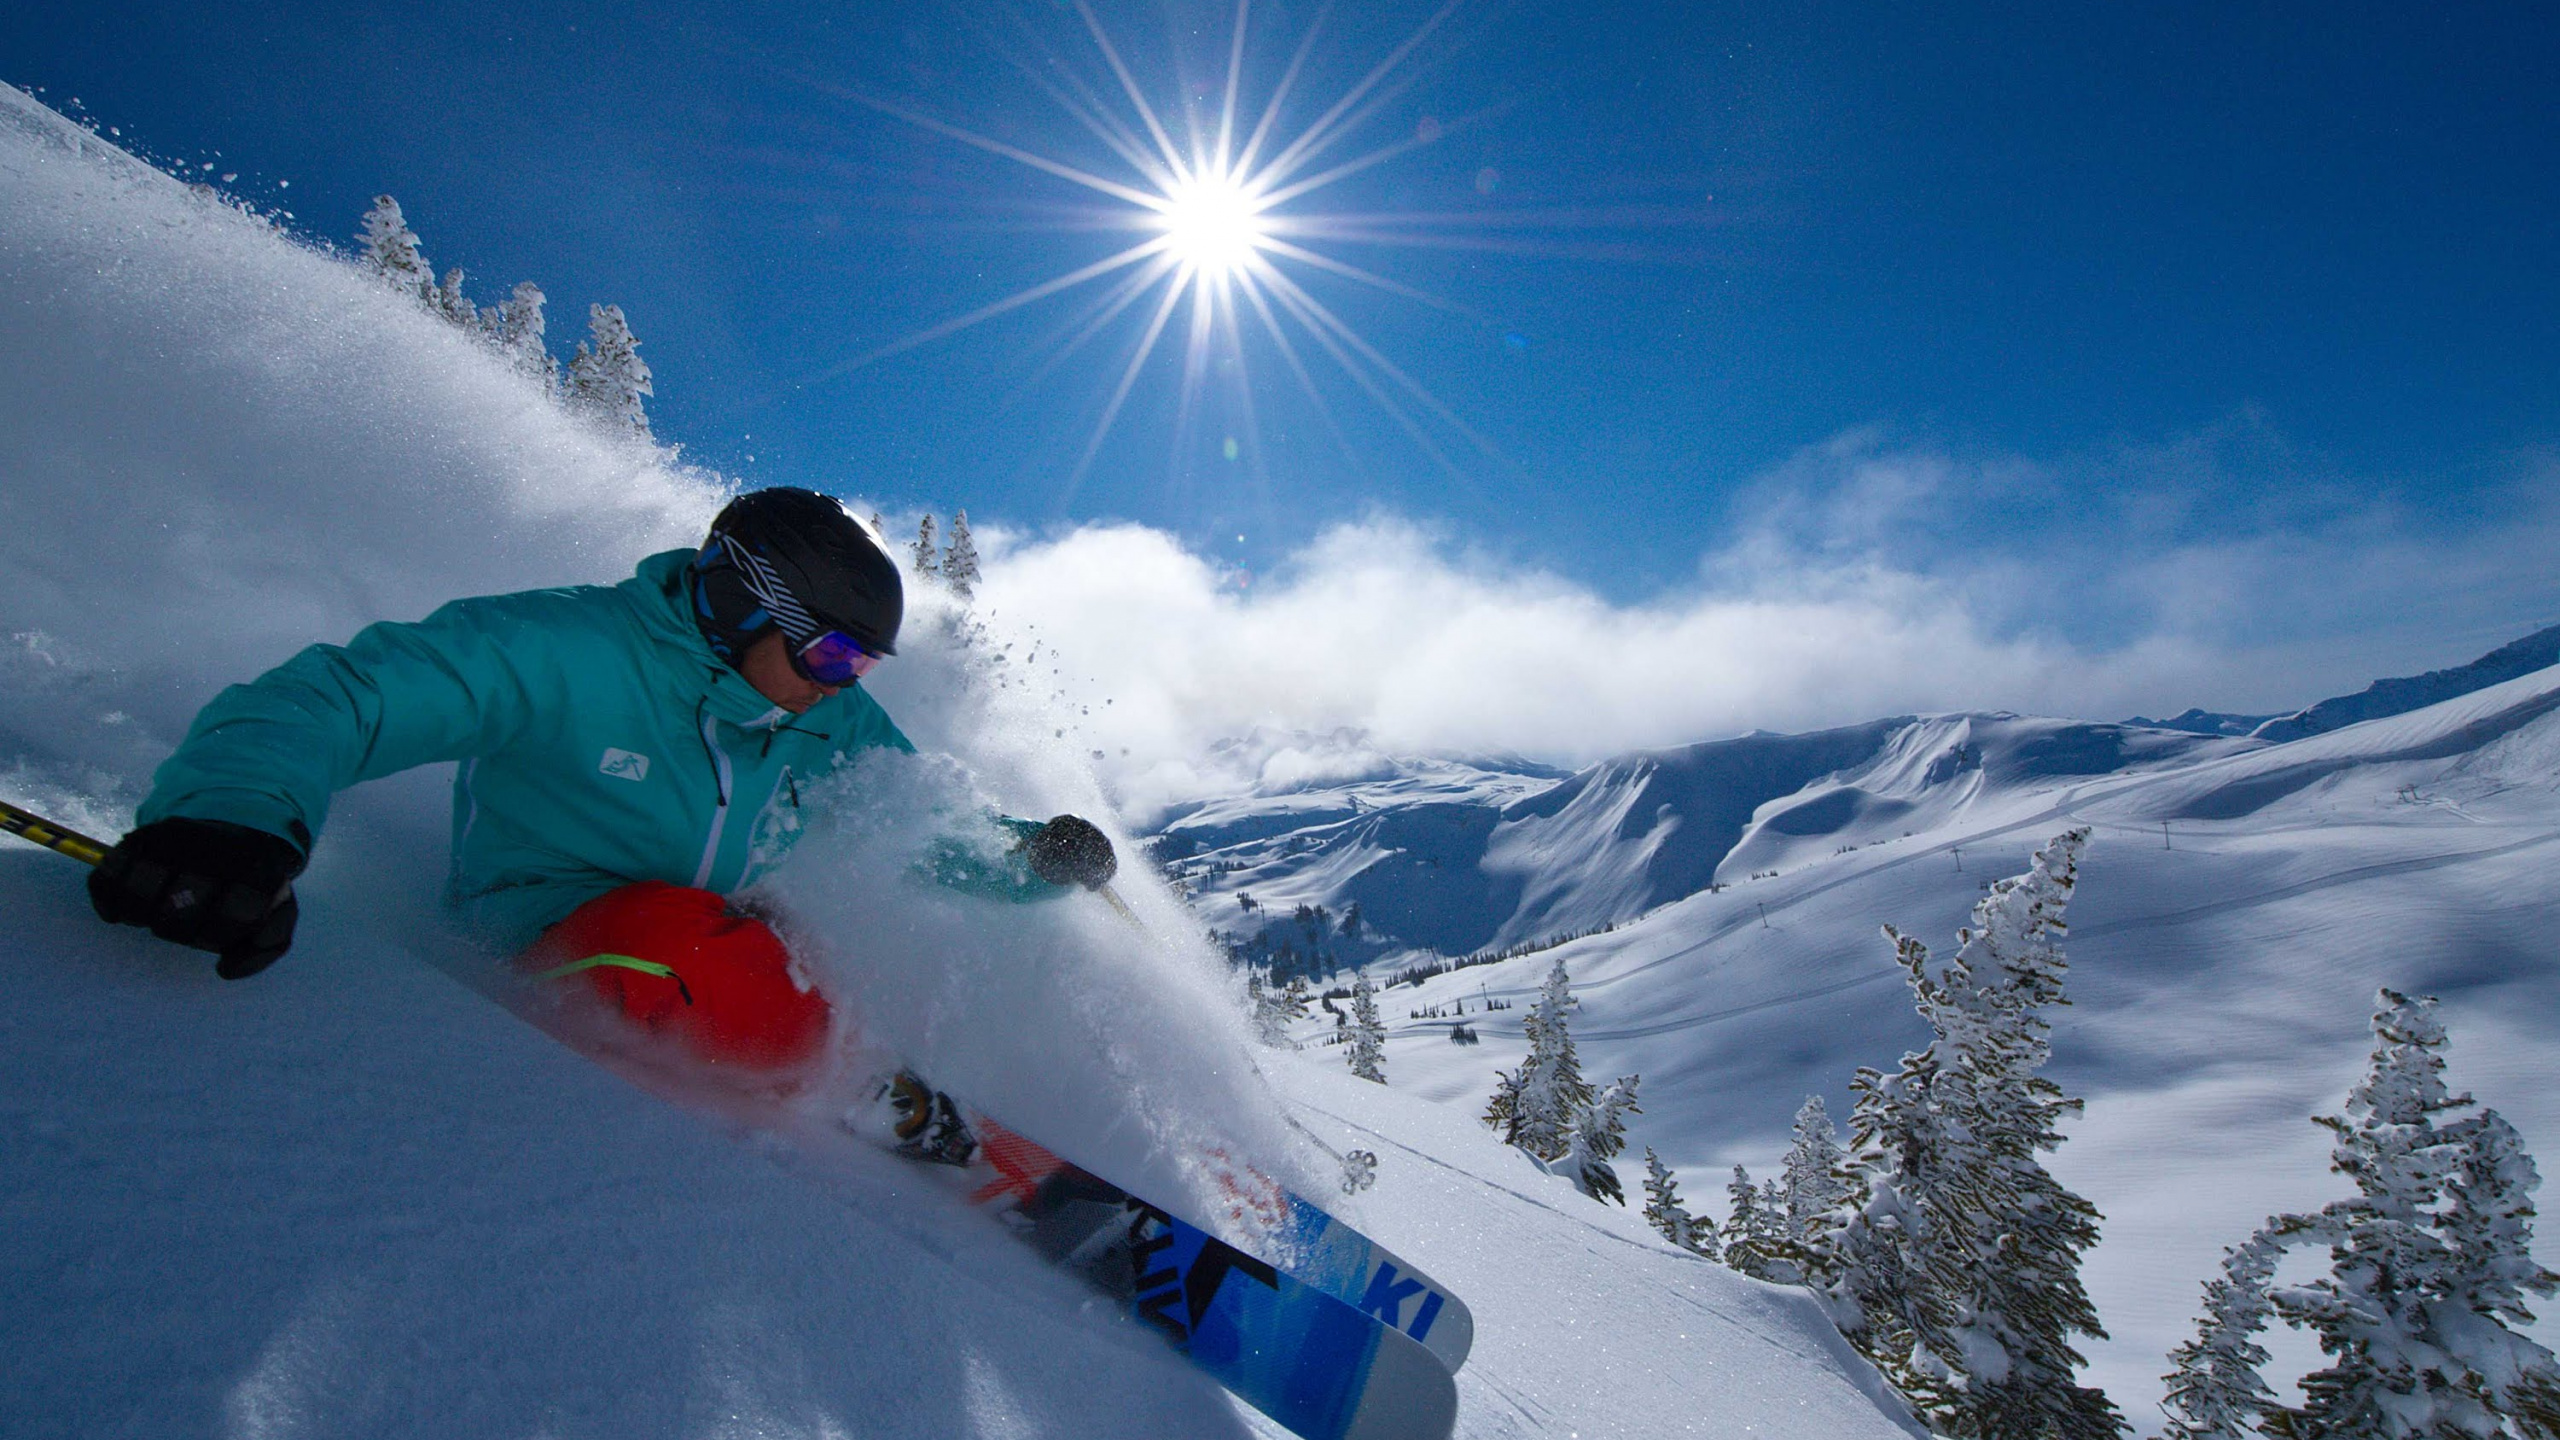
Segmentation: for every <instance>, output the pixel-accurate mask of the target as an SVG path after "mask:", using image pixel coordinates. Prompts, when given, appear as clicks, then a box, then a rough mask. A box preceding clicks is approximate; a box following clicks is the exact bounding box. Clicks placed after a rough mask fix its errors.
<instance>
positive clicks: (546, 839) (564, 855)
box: [138, 550, 1058, 949]
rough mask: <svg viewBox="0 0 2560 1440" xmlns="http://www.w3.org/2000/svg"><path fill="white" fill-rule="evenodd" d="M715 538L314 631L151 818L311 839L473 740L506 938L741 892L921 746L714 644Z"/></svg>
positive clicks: (1004, 871)
mask: <svg viewBox="0 0 2560 1440" xmlns="http://www.w3.org/2000/svg"><path fill="white" fill-rule="evenodd" d="M693 553H694V552H692V551H690V550H671V551H667V552H666V553H664V554H659V555H652V556H650V557H649V558H648V559H646V560H643V561H641V562H640V567H639V570H638V572H637V573H635V574H634V575H633V576H632V577H631V578H630V579H628V580H625V581H623V582H622V583H621V584H619V585H612V586H594V585H589V586H578V587H575V588H567V589H557V590H530V591H525V592H523V593H521V594H514V595H489V596H482V597H478V598H475V599H469V600H457V601H454V602H453V603H452V604H450V605H446V606H444V607H443V608H442V609H439V610H437V611H436V612H435V613H434V614H432V615H430V616H428V617H427V618H426V619H424V620H422V621H419V622H417V623H415V624H395V623H383V624H378V625H373V626H369V627H367V628H366V629H365V630H364V631H363V632H361V633H360V634H358V635H357V636H356V637H355V638H354V639H353V640H351V641H349V642H348V643H347V644H345V645H343V646H339V645H314V646H312V647H310V648H309V649H307V650H304V651H303V652H302V653H301V654H299V655H296V656H294V657H293V658H292V659H291V660H288V661H286V662H285V663H284V664H282V665H279V666H277V667H276V668H275V669H273V670H271V671H269V672H267V673H266V674H265V675H262V676H260V677H259V678H258V679H256V680H255V681H252V682H250V683H249V684H246V685H234V686H232V687H230V688H229V689H226V690H224V691H223V692H222V693H221V694H220V695H218V696H216V697H215V698H214V700H213V702H212V703H211V704H209V705H207V706H205V708H204V709H203V711H202V712H201V713H199V714H198V715H197V716H196V719H195V724H194V725H193V726H191V727H190V728H189V730H188V732H187V737H186V739H185V741H183V742H182V743H181V744H180V745H179V746H178V749H177V752H176V753H175V754H173V755H171V756H170V757H169V759H168V760H167V761H166V762H164V763H163V764H162V765H161V766H160V768H159V770H158V772H157V773H156V774H155V775H154V776H153V777H152V789H151V796H150V798H149V799H148V800H146V801H145V802H144V803H143V806H142V809H141V812H140V814H139V816H138V818H139V820H141V821H142V822H145V823H148V822H150V821H153V820H158V819H162V818H165V817H168V816H187V817H191V818H195V819H203V820H227V821H230V822H232V823H233V824H238V825H246V826H250V827H252V828H254V829H258V830H263V831H266V832H267V833H269V834H271V835H279V836H282V837H284V838H286V839H288V840H290V841H292V842H293V843H294V844H295V845H297V846H299V847H301V848H302V849H303V851H304V852H305V853H308V852H309V851H310V848H311V845H312V842H313V841H314V840H315V839H316V838H317V837H318V835H319V834H320V830H321V827H322V824H323V823H324V822H325V821H326V820H327V818H328V814H329V801H330V797H331V796H333V795H335V794H336V793H337V792H338V791H340V790H343V789H345V788H346V787H347V786H349V785H353V784H356V783H357V782H359V781H363V780H372V779H378V778H380V777H382V776H385V775H391V774H394V773H397V772H399V771H402V770H407V769H410V768H411V767H413V766H418V765H425V764H430V763H433V762H436V761H442V760H453V761H459V762H461V764H460V769H459V771H458V773H457V774H456V775H455V777H454V786H453V868H452V874H451V878H450V881H449V885H448V891H447V897H448V899H449V900H450V901H451V902H452V903H453V904H455V905H457V906H458V907H460V908H461V909H462V911H463V912H464V914H465V916H466V917H467V920H468V922H469V923H470V924H471V926H472V928H473V929H475V930H476V931H478V932H480V933H481V934H483V935H484V936H485V937H486V938H488V939H489V940H491V941H492V942H494V943H496V944H499V945H502V946H505V947H507V948H509V949H514V948H518V947H521V946H522V945H525V944H527V943H530V942H531V941H532V940H533V938H534V937H535V936H536V935H538V934H539V933H540V932H541V931H542V930H543V929H544V928H545V927H546V926H549V925H551V924H553V923H554V922H556V921H558V920H560V919H561V918H563V917H565V916H566V915H567V914H568V913H569V912H570V911H572V910H574V909H576V908H577V907H578V906H580V905H582V904H584V903H586V902H587V901H588V900H591V899H593V898H594V897H596V896H598V895H601V894H603V893H605V892H606V891H608V890H612V889H614V888H616V887H618V886H621V885H625V884H628V883H631V882H633V881H637V880H664V881H667V882H669V883H671V884H677V885H691V886H695V887H697V888H700V889H705V890H711V891H715V892H718V893H721V894H727V893H730V892H732V891H736V890H738V889H741V888H743V887H744V886H746V885H748V884H750V883H752V882H753V881H754V880H755V879H756V877H757V876H759V875H761V874H763V873H764V872H765V871H766V870H768V869H770V868H771V867H772V866H773V865H774V864H775V863H776V862H778V861H779V860H780V859H781V858H782V856H783V854H784V853H785V852H786V851H787V850H788V849H789V848H790V846H791V842H792V841H793V840H794V839H795V838H796V837H797V835H798V833H799V831H800V826H801V813H800V803H801V795H802V791H803V790H804V789H806V788H807V787H808V785H809V783H810V782H811V781H812V780H814V779H815V778H817V777H818V776H820V775H823V774H825V773H826V772H827V771H829V770H831V769H833V768H834V767H835V766H836V764H837V763H838V762H839V761H841V760H842V759H844V758H845V757H847V756H850V755H853V754H856V753H858V752H860V751H863V750H868V749H871V748H874V747H880V746H886V747H890V748H894V749H898V750H907V751H912V750H913V749H914V748H915V747H914V746H912V745H911V744H909V743H908V741H907V737H906V736H905V735H903V734H900V733H899V731H898V727H897V726H896V725H895V724H894V723H892V722H891V721H890V719H889V716H888V713H887V712H886V711H883V710H882V709H881V708H880V705H879V703H878V702H877V701H875V700H873V699H872V698H871V697H870V696H869V695H868V694H866V693H864V692H863V690H862V689H861V687H860V686H852V687H848V688H847V689H844V690H841V691H839V692H837V693H836V694H835V695H833V696H831V697H829V698H828V699H826V700H823V701H821V702H819V703H818V704H816V705H814V706H811V707H810V708H809V709H808V710H807V711H806V712H805V713H803V714H799V715H793V714H791V713H790V712H789V711H786V710H784V709H782V708H781V707H779V706H777V705H775V704H774V703H773V702H772V701H770V700H768V699H766V698H765V697H764V696H763V695H762V694H761V693H759V692H758V691H757V690H756V688H755V687H754V686H752V685H749V684H748V683H747V681H746V679H745V677H743V676H741V675H739V674H738V673H737V672H736V671H735V670H732V669H731V668H729V666H728V665H726V664H725V663H723V662H722V661H720V660H719V659H718V658H717V657H715V656H714V655H713V654H712V653H711V647H710V645H709V644H708V643H706V642H705V641H704V640H703V638H702V634H701V632H700V631H699V630H697V629H695V627H694V623H693V617H692V614H691V611H690V609H689V604H690V601H689V597H688V595H687V589H686V582H685V566H686V564H687V562H688V561H690V560H691V559H692V558H693ZM1003 823H1005V824H1007V825H1009V826H1011V827H1013V828H1014V829H1016V830H1017V831H1020V830H1022V829H1024V828H1027V827H1028V826H1029V823H1030V822H1023V821H1008V822H1003ZM933 870H934V873H935V875H936V876H937V878H940V879H942V880H944V881H945V882H946V883H951V884H954V885H956V886H958V887H960V888H963V889H969V890H975V891H980V892H982V893H994V894H1000V895H1003V896H1005V897H1007V898H1014V899H1030V898H1037V897H1040V896H1043V895H1046V894H1053V893H1058V891H1057V887H1054V886H1050V885H1048V884H1047V883H1046V882H1043V881H1041V880H1038V879H1036V878H1035V877H1033V876H1032V875H1031V874H1030V873H1029V871H1028V870H1027V869H1025V868H1024V867H1023V866H1022V865H1021V862H1020V861H1019V859H1018V858H1001V859H993V860H988V859H976V860H972V859H971V858H969V857H966V856H965V855H960V854H957V853H953V854H944V855H938V856H937V857H935V862H934V866H933Z"/></svg>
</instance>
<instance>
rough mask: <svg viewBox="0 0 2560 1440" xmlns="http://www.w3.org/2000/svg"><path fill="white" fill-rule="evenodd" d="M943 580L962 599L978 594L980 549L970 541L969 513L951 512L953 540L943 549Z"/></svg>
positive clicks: (962, 511) (946, 543) (945, 544)
mask: <svg viewBox="0 0 2560 1440" xmlns="http://www.w3.org/2000/svg"><path fill="white" fill-rule="evenodd" d="M942 579H943V583H945V584H947V585H949V586H950V587H951V589H952V591H953V592H954V593H955V594H957V595H958V596H959V597H960V598H961V599H963V600H967V599H969V598H971V597H972V596H974V595H975V594H976V593H977V588H978V547H977V545H976V543H975V542H973V541H971V540H970V539H969V512H968V511H966V510H954V511H952V512H951V538H950V539H949V540H948V541H946V542H944V544H943V547H942Z"/></svg>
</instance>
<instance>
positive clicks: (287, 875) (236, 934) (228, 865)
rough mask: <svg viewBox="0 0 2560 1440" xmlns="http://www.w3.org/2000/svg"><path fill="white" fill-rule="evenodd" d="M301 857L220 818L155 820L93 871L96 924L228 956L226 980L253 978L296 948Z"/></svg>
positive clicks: (285, 843) (220, 969)
mask: <svg viewBox="0 0 2560 1440" xmlns="http://www.w3.org/2000/svg"><path fill="white" fill-rule="evenodd" d="M302 863H303V861H302V852H301V851H300V850H297V849H295V848H294V846H293V842H292V841H290V840H286V839H283V838H281V837H279V836H274V835H270V834H268V833H267V832H266V831H264V830H252V829H250V828H249V827H248V826H246V825H233V824H230V823H228V822H227V821H222V820H188V819H183V818H181V819H171V820H154V821H152V822H151V823H150V824H148V825H145V826H143V827H142V828H141V829H139V830H136V831H134V832H133V833H132V834H130V835H127V836H126V837H124V839H123V840H121V841H119V842H118V843H117V844H116V847H115V848H114V849H112V850H109V851H108V852H107V854H106V858H105V859H103V860H100V861H99V862H98V868H97V869H95V870H92V871H90V872H89V903H90V904H92V905H95V906H97V907H98V918H99V919H101V920H105V921H108V922H110V923H112V924H117V925H141V926H145V927H147V928H148V929H149V930H150V931H151V933H152V934H154V935H157V936H159V937H160V938H161V939H163V940H174V941H176V942H177V943H178V944H181V945H192V946H194V947H195V948H196V949H198V950H210V951H212V952H214V953H215V954H217V955H219V956H221V957H222V959H221V961H220V963H218V964H216V965H215V966H214V967H213V973H215V974H216V975H219V976H221V977H222V978H223V979H225V980H239V979H243V978H245V977H247V976H251V975H255V974H257V973H258V972H259V971H261V970H264V969H266V968H267V967H268V966H269V965H272V964H274V963H275V961H276V957H278V956H280V955H282V954H284V952H285V951H286V950H288V949H290V948H291V947H292V945H293V922H294V921H295V919H296V918H298V917H299V916H300V915H301V913H302V907H301V906H300V905H299V904H297V903H296V902H295V901H294V898H293V877H295V876H296V875H299V874H301V873H302Z"/></svg>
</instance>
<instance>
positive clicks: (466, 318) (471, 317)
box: [428, 265, 480, 330]
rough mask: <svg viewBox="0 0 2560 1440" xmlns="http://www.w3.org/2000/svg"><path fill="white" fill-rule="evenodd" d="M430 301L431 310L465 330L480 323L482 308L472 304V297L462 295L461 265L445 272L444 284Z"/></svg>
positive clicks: (436, 290) (438, 287) (430, 297)
mask: <svg viewBox="0 0 2560 1440" xmlns="http://www.w3.org/2000/svg"><path fill="white" fill-rule="evenodd" d="M428 299H429V302H430V304H429V308H430V309H433V310H434V311H435V312H436V313H437V314H439V315H441V316H443V317H444V318H446V319H447V320H450V321H452V322H453V323H454V324H456V325H459V326H461V327H462V328H463V329H465V330H469V329H472V328H474V327H476V326H477V325H478V324H479V322H480V307H478V306H477V305H474V304H472V303H471V297H470V296H468V295H465V294H463V293H462V267H461V266H459V265H456V266H454V267H453V268H452V269H450V270H447V271H446V272H444V283H443V284H442V285H439V286H437V287H436V288H435V291H434V292H433V293H432V294H431V295H430V296H429V297H428Z"/></svg>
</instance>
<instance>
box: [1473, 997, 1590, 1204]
mask: <svg viewBox="0 0 2560 1440" xmlns="http://www.w3.org/2000/svg"><path fill="white" fill-rule="evenodd" d="M1572 1008H1573V985H1572V982H1571V980H1570V979H1569V978H1568V977H1567V976H1566V974H1565V969H1564V960H1563V958H1562V957H1558V958H1557V960H1556V962H1555V964H1554V965H1553V966H1552V967H1551V968H1550V969H1549V970H1548V971H1547V981H1546V984H1545V985H1544V986H1543V987H1541V988H1540V989H1539V991H1538V1006H1537V1008H1536V1009H1535V1010H1532V1011H1530V1012H1529V1015H1528V1017H1527V1018H1526V1019H1524V1020H1522V1021H1521V1022H1520V1028H1521V1029H1522V1030H1523V1031H1524V1032H1525V1033H1526V1034H1527V1035H1528V1037H1529V1053H1528V1054H1527V1055H1526V1056H1524V1057H1523V1058H1522V1059H1521V1061H1520V1068H1519V1069H1517V1070H1513V1071H1508V1072H1503V1071H1497V1072H1495V1083H1494V1087H1493V1099H1492V1101H1491V1102H1490V1103H1489V1104H1487V1105H1486V1106H1485V1112H1484V1123H1485V1124H1487V1125H1489V1126H1491V1127H1493V1129H1494V1130H1495V1131H1497V1132H1499V1133H1500V1134H1501V1136H1502V1143H1504V1144H1506V1145H1515V1146H1518V1147H1519V1148H1520V1149H1522V1150H1526V1151H1527V1152H1529V1154H1530V1156H1531V1157H1532V1158H1533V1159H1536V1160H1539V1161H1542V1162H1546V1161H1554V1160H1560V1159H1562V1158H1564V1154H1565V1152H1566V1151H1567V1150H1568V1149H1570V1148H1572V1145H1573V1132H1574V1127H1575V1125H1576V1123H1577V1122H1578V1121H1579V1119H1580V1117H1581V1115H1582V1112H1583V1111H1585V1110H1587V1109H1589V1108H1591V1103H1592V1101H1593V1100H1595V1099H1597V1098H1598V1096H1596V1095H1595V1094H1594V1093H1593V1091H1592V1089H1591V1082H1590V1081H1588V1080H1585V1079H1583V1078H1582V1062H1581V1061H1580V1060H1579V1059H1578V1058H1576V1057H1575V1055H1574V1053H1573V1034H1572V1032H1571V1031H1570V1030H1569V1029H1567V1028H1566V1023H1565V1012H1566V1011H1567V1010H1570V1009H1572Z"/></svg>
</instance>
